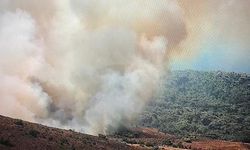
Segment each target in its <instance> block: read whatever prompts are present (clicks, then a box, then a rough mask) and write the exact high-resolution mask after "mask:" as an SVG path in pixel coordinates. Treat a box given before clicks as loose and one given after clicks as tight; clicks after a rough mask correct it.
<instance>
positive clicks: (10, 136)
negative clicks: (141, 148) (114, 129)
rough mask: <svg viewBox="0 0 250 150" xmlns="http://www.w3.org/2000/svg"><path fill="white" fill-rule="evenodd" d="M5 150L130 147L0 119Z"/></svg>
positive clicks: (0, 142)
mask: <svg viewBox="0 0 250 150" xmlns="http://www.w3.org/2000/svg"><path fill="white" fill-rule="evenodd" d="M4 149H11V150H12V149H13V150H15V149H18V150H28V149H33V150H34V149H36V150H39V149H53V150H62V149H67V150H68V149H71V150H74V149H81V150H82V149H88V150H92V149H93V150H98V149H111V150H112V149H121V150H123V149H124V150H125V149H126V150H127V149H131V147H130V146H128V145H126V144H124V143H119V142H116V141H113V140H110V139H107V138H106V137H105V136H100V137H97V136H91V135H86V134H82V133H77V132H74V131H71V130H62V129H57V128H51V127H46V126H43V125H40V124H35V123H29V122H26V121H21V120H17V119H11V118H8V117H4V116H0V150H4Z"/></svg>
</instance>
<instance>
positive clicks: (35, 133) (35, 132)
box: [29, 129, 40, 138]
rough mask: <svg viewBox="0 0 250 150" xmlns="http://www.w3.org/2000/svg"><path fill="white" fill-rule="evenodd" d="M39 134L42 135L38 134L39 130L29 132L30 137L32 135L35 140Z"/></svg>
mask: <svg viewBox="0 0 250 150" xmlns="http://www.w3.org/2000/svg"><path fill="white" fill-rule="evenodd" d="M39 134H40V132H38V131H37V130H34V129H33V130H30V131H29V135H31V136H32V137H34V138H36V137H37V136H38V135H39Z"/></svg>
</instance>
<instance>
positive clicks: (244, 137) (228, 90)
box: [138, 70, 250, 142]
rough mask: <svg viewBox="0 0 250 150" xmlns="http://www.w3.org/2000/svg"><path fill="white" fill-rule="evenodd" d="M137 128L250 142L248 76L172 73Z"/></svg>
mask: <svg viewBox="0 0 250 150" xmlns="http://www.w3.org/2000/svg"><path fill="white" fill-rule="evenodd" d="M161 80H162V82H161V84H160V86H159V90H158V91H159V93H158V94H157V96H155V97H154V100H152V102H151V103H149V105H148V106H147V107H146V109H145V110H144V112H143V113H142V114H140V116H139V119H138V122H139V123H138V124H139V125H140V126H145V127H154V128H158V129H159V130H160V131H162V132H165V133H170V134H174V135H177V136H182V137H191V138H201V137H207V138H212V139H225V140H232V141H244V142H250V75H249V74H244V73H234V72H230V73H227V72H221V71H216V72H201V71H191V70H187V71H172V72H170V73H167V74H166V75H165V76H164V77H162V79H161Z"/></svg>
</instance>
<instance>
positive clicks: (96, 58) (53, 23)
mask: <svg viewBox="0 0 250 150" xmlns="http://www.w3.org/2000/svg"><path fill="white" fill-rule="evenodd" d="M185 36H186V29H185V24H184V19H183V17H182V11H181V10H180V8H179V6H178V3H177V2H176V1H174V0H152V1H149V0H147V1H145V0H136V1H135V0H106V1H101V0H54V1H50V0H45V1H42V2H41V1H34V0H2V1H1V2H0V49H1V50H0V83H1V84H0V96H1V101H0V103H1V105H0V113H1V114H3V115H8V116H12V117H18V118H22V119H25V120H30V121H35V122H40V123H44V124H47V125H52V126H58V127H66V128H74V129H76V130H79V131H82V132H86V133H90V134H97V133H106V131H107V129H108V128H109V127H112V128H116V127H117V126H118V125H119V124H121V123H124V122H126V121H130V120H131V119H133V117H134V116H136V114H138V113H139V112H140V111H141V109H142V108H143V106H144V105H145V104H146V102H147V101H148V100H150V98H151V96H152V94H153V92H154V90H155V89H156V85H157V82H158V79H159V76H160V74H161V70H162V69H163V68H164V66H165V64H166V63H167V60H168V57H170V55H171V52H172V51H173V49H174V47H176V45H178V44H179V43H180V42H181V41H182V40H183V39H184V38H185Z"/></svg>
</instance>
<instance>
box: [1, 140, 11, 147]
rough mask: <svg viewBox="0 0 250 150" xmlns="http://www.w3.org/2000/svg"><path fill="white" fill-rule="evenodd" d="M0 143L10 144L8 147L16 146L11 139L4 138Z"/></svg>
mask: <svg viewBox="0 0 250 150" xmlns="http://www.w3.org/2000/svg"><path fill="white" fill-rule="evenodd" d="M0 144H2V145H5V146H8V147H12V146H14V145H13V144H11V142H10V141H9V140H6V139H3V138H1V139H0Z"/></svg>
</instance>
